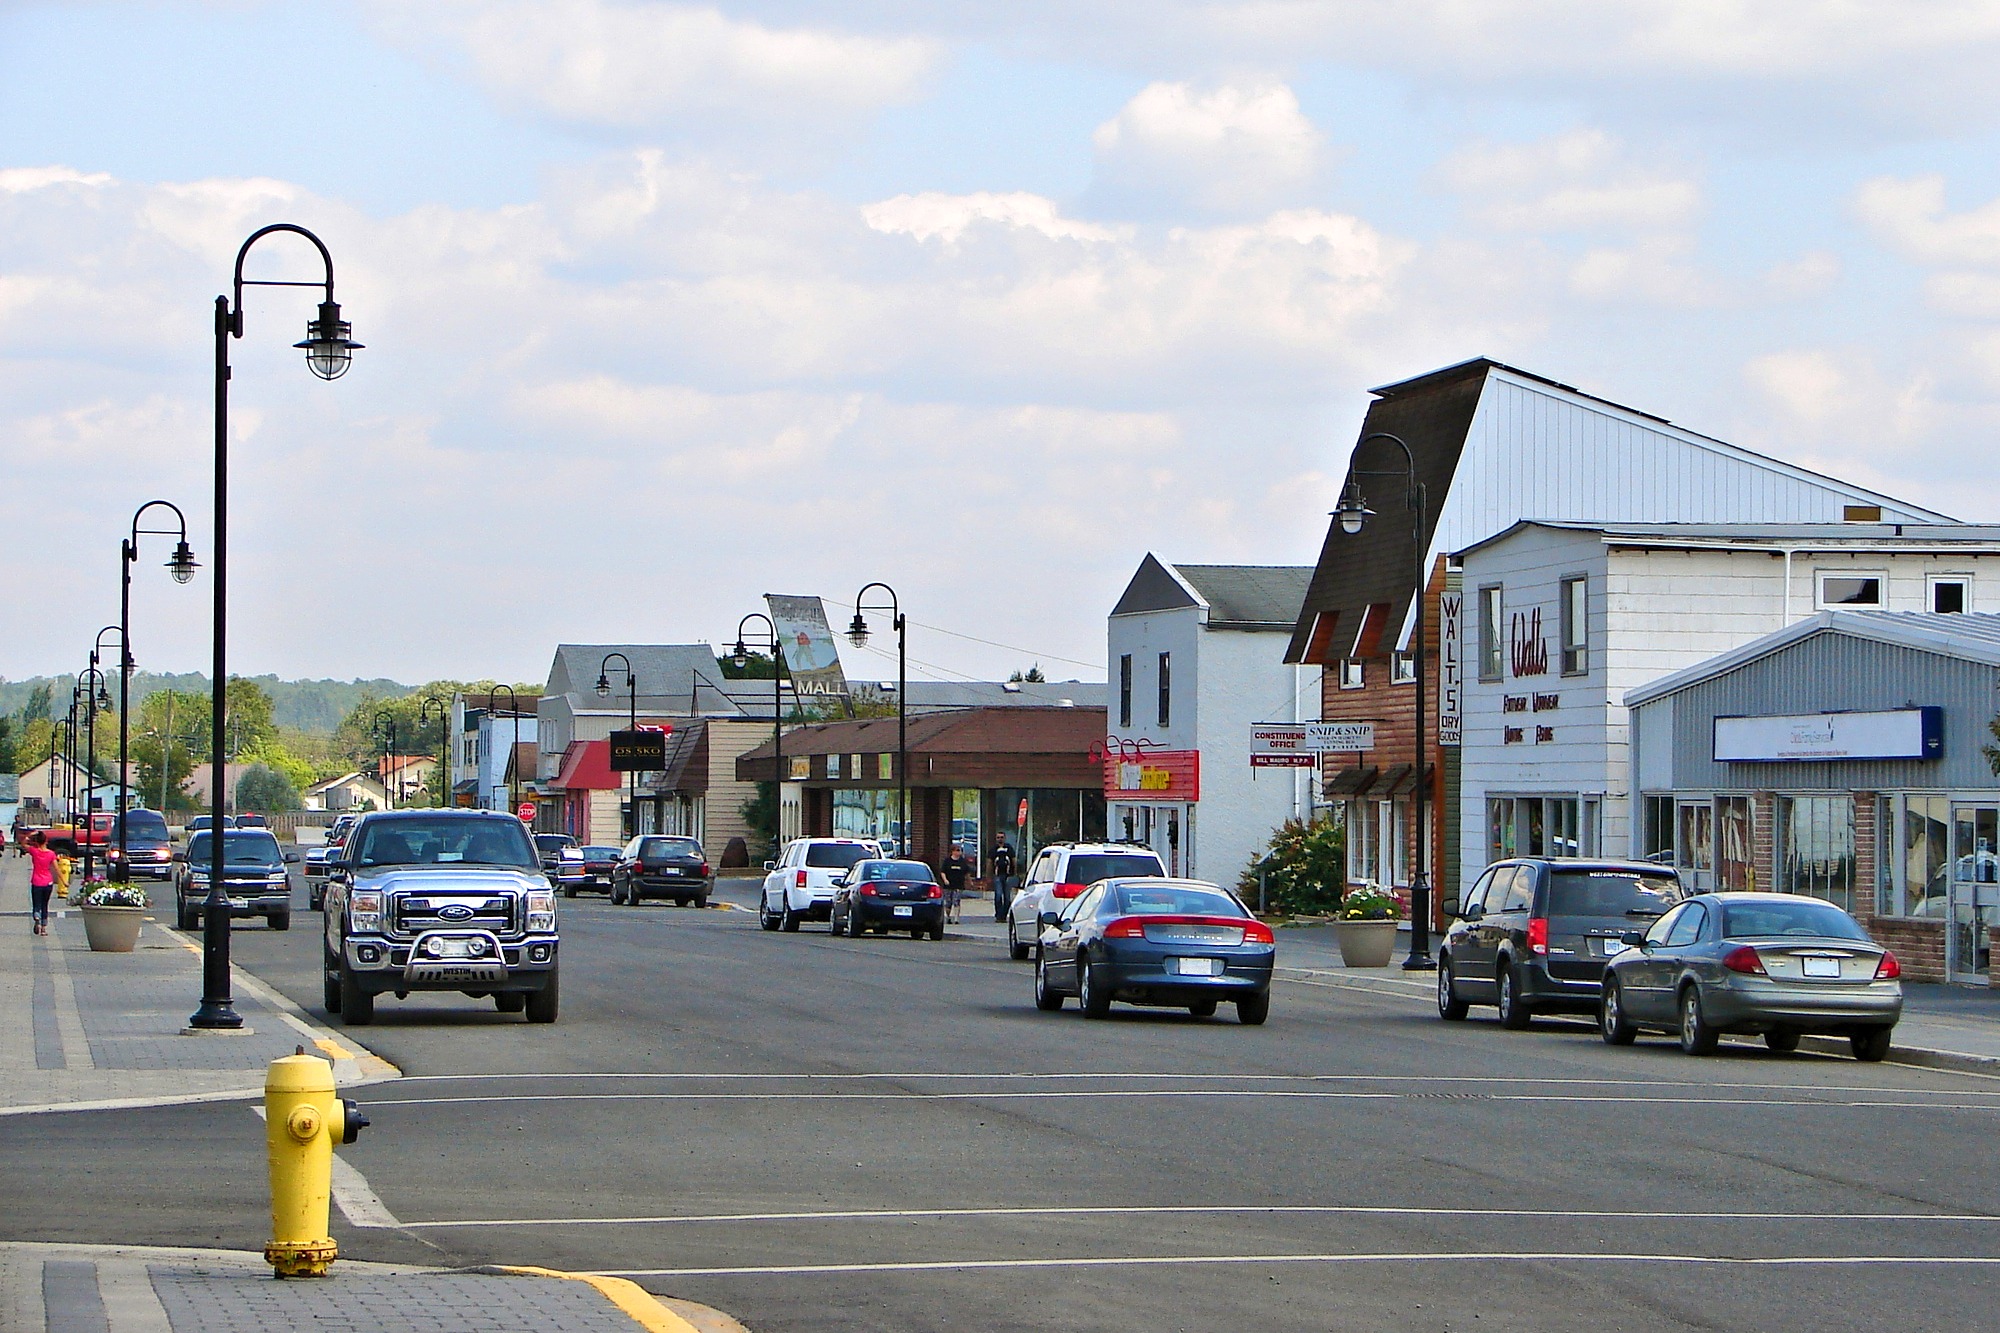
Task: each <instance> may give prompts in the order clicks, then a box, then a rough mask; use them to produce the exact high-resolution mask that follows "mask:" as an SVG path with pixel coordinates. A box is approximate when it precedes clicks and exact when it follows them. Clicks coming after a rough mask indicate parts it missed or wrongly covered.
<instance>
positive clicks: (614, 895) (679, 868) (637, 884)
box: [611, 833, 715, 907]
mask: <svg viewBox="0 0 2000 1333" xmlns="http://www.w3.org/2000/svg"><path fill="white" fill-rule="evenodd" d="M714 891H715V873H714V872H713V871H711V870H710V869H709V868H708V857H707V855H706V854H704V853H703V852H702V850H701V843H699V842H698V841H696V840H695V839H693V838H682V837H675V836H672V835H669V834H664V833H647V834H643V835H641V836H639V837H637V838H634V839H632V841H630V842H628V843H626V844H625V850H624V851H623V852H620V853H618V860H617V862H616V864H615V868H614V869H613V871H612V878H611V901H612V902H614V903H620V902H622V903H629V904H631V905H632V906H633V907H637V906H638V905H639V904H640V903H642V902H644V901H645V900H646V899H648V898H672V899H673V900H674V903H675V905H676V906H680V907H687V906H689V905H690V904H692V905H693V906H695V907H706V906H708V895H709V894H711V893H713V892H714Z"/></svg>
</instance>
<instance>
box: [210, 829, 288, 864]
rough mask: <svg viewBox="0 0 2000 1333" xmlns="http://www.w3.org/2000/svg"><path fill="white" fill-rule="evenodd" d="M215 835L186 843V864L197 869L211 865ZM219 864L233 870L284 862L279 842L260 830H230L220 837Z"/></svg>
mask: <svg viewBox="0 0 2000 1333" xmlns="http://www.w3.org/2000/svg"><path fill="white" fill-rule="evenodd" d="M213 840H214V835H212V834H209V833H197V834H195V835H194V837H193V838H191V839H189V840H188V849H187V859H188V864H189V865H191V866H194V867H195V868H196V869H200V868H201V867H202V866H205V865H209V864H212V860H211V858H212V857H213V856H214V855H215V853H214V852H213V851H211V850H210V844H211V843H212V842H213ZM222 862H223V864H224V865H232V866H266V867H269V866H282V865H283V864H284V863H285V858H284V856H283V854H282V853H280V852H279V850H278V840H277V839H276V838H274V837H272V836H271V835H270V834H269V833H266V832H265V831H264V830H262V829H244V830H242V831H241V832H238V831H237V830H235V829H229V830H227V831H225V832H224V833H223V835H222Z"/></svg>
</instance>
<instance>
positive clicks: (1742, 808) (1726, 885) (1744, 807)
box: [1715, 796, 1757, 892]
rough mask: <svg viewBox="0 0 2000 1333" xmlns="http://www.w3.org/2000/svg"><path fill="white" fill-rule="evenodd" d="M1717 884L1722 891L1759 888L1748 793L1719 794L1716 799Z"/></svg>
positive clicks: (1741, 890)
mask: <svg viewBox="0 0 2000 1333" xmlns="http://www.w3.org/2000/svg"><path fill="white" fill-rule="evenodd" d="M1715 887H1716V888H1717V889H1719V890H1721V891H1723V892H1744V891H1754V890H1755V889H1756V888H1757V869H1756V866H1755V865H1754V864H1753V863H1752V861H1751V850H1750V798H1749V797H1748V796H1718V797H1717V798H1716V800H1715Z"/></svg>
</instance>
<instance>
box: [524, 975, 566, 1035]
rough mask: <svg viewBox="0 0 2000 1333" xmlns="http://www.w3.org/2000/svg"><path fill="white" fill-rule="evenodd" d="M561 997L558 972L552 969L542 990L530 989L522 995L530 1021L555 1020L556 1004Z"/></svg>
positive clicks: (543, 1021) (551, 1021) (550, 1021)
mask: <svg viewBox="0 0 2000 1333" xmlns="http://www.w3.org/2000/svg"><path fill="white" fill-rule="evenodd" d="M561 998H562V997H561V996H560V995H559V994H558V993H557V990H556V974H555V972H554V970H553V969H551V970H550V972H549V979H548V983H547V984H546V985H544V986H543V987H542V988H541V989H540V990H533V991H529V992H528V993H527V994H526V995H524V996H522V997H521V999H522V1001H523V1002H524V1004H523V1007H524V1008H526V1009H527V1011H528V1021H529V1022H530V1023H553V1022H555V1021H556V1006H557V1002H558V1001H559V1000H560V999H561Z"/></svg>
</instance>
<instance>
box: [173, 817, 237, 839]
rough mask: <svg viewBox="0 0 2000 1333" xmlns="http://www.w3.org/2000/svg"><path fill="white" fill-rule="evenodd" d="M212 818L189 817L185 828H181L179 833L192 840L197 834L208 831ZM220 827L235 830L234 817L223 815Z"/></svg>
mask: <svg viewBox="0 0 2000 1333" xmlns="http://www.w3.org/2000/svg"><path fill="white" fill-rule="evenodd" d="M213 818H214V816H212V815H190V816H189V817H188V822H187V825H186V827H184V828H182V829H181V832H182V833H184V834H186V835H187V836H188V837H190V838H192V837H193V836H194V835H195V834H197V833H205V832H207V831H208V828H209V825H210V821H211V820H212V819H213ZM222 827H224V828H235V827H236V816H235V815H224V816H223V817H222Z"/></svg>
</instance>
